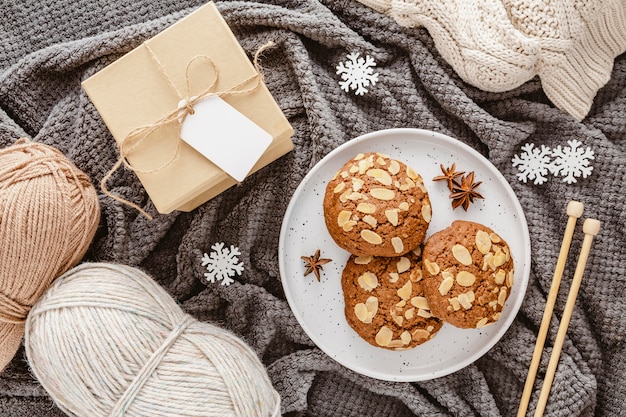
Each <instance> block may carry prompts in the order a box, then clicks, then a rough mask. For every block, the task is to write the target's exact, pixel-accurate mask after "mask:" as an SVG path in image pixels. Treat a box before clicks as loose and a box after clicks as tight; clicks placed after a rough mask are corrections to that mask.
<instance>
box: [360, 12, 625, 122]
mask: <svg viewBox="0 0 626 417" xmlns="http://www.w3.org/2000/svg"><path fill="white" fill-rule="evenodd" d="M359 1H360V2H361V3H363V4H365V5H367V6H369V7H372V8H373V9H375V10H377V11H379V12H381V13H384V14H386V15H388V16H391V17H393V18H394V19H395V20H396V21H397V22H398V24H400V25H402V26H407V27H418V26H422V27H424V28H426V29H427V30H428V31H429V33H430V34H431V36H432V37H433V39H434V42H435V45H436V47H437V49H438V50H439V52H440V53H441V55H442V56H443V57H444V59H446V61H447V62H448V63H449V64H450V65H451V66H452V67H453V68H454V70H455V71H456V72H457V73H458V74H459V76H460V77H461V78H463V80H465V81H466V82H468V83H470V84H472V85H474V86H475V87H478V88H480V89H483V90H486V91H494V92H498V91H506V90H510V89H513V88H515V87H517V86H519V85H521V84H523V83H524V82H526V81H528V80H529V79H531V78H533V77H534V76H535V75H538V76H539V78H540V79H541V84H542V87H543V90H544V91H545V93H546V95H547V96H548V98H549V99H550V100H551V101H552V103H554V105H555V106H557V107H558V108H560V109H561V110H563V111H565V112H568V113H570V114H571V115H572V116H574V117H575V118H576V119H578V120H582V119H583V118H584V117H585V116H586V115H587V113H588V112H589V109H590V107H591V103H592V101H593V99H594V97H595V95H596V93H597V91H598V90H599V89H600V88H601V87H602V86H603V85H604V84H606V83H607V81H608V80H609V77H610V74H611V70H612V68H613V61H614V59H615V57H616V56H618V55H620V54H621V53H622V52H624V51H625V50H626V0H566V1H562V0H499V1H498V0H359Z"/></svg>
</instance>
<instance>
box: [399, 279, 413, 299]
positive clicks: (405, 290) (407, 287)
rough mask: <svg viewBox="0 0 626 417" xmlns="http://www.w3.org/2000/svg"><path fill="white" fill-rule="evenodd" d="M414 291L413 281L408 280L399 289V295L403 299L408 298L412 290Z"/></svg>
mask: <svg viewBox="0 0 626 417" xmlns="http://www.w3.org/2000/svg"><path fill="white" fill-rule="evenodd" d="M412 291H413V284H412V283H411V281H407V282H406V284H404V285H403V286H402V287H401V288H400V289H399V290H398V291H397V293H398V297H400V298H401V299H403V300H408V299H409V298H411V292H412Z"/></svg>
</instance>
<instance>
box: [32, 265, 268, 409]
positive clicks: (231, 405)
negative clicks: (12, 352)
mask: <svg viewBox="0 0 626 417" xmlns="http://www.w3.org/2000/svg"><path fill="white" fill-rule="evenodd" d="M25 346H26V355H27V357H28V360H29V363H30V366H31V368H32V372H33V373H34V375H35V376H36V378H37V379H38V380H39V382H40V383H41V384H42V386H43V387H44V388H45V389H46V390H47V391H48V393H49V394H50V396H51V397H52V399H53V400H54V401H55V403H56V404H57V405H58V407H59V408H60V409H61V410H62V411H64V412H65V413H67V414H68V415H70V416H85V417H86V416H89V417H98V416H111V417H113V416H126V417H131V416H135V417H147V416H150V417H160V416H163V417H165V416H168V417H172V416H189V417H191V416H196V417H214V416H224V417H225V416H237V417H268V416H280V397H279V396H278V393H277V392H276V391H275V390H274V388H273V387H272V384H271V382H270V380H269V377H268V375H267V373H266V369H265V367H264V366H263V364H262V363H261V361H260V360H259V358H258V357H257V355H256V354H255V352H254V351H253V350H252V349H251V348H250V347H249V346H248V345H247V344H246V343H244V342H243V340H241V339H239V338H238V337H236V336H235V335H234V334H232V333H230V332H228V331H226V330H223V329H221V328H220V327H217V326H214V325H211V324H209V323H205V322H200V321H198V320H196V319H194V318H192V317H191V316H189V315H188V314H186V313H184V312H183V311H182V309H181V308H180V307H179V306H178V304H177V303H176V302H175V300H174V299H173V298H172V297H170V295H169V294H168V293H167V292H166V291H165V290H164V289H163V288H162V287H161V286H159V285H158V284H157V283H156V282H155V281H154V280H153V279H152V278H150V277H149V276H148V275H146V274H145V273H143V272H142V271H140V270H139V269H136V268H131V267H128V266H123V265H118V264H108V263H84V264H81V265H80V266H78V267H76V268H74V269H71V270H70V271H68V272H67V273H65V274H64V275H62V276H61V277H59V278H58V279H57V280H56V281H55V282H54V283H53V285H52V286H51V287H50V288H49V289H48V290H47V291H46V293H45V294H44V295H43V296H42V297H41V299H40V300H39V301H38V302H37V303H36V304H35V306H34V307H33V309H32V310H31V312H30V314H29V316H28V319H27V322H26V337H25Z"/></svg>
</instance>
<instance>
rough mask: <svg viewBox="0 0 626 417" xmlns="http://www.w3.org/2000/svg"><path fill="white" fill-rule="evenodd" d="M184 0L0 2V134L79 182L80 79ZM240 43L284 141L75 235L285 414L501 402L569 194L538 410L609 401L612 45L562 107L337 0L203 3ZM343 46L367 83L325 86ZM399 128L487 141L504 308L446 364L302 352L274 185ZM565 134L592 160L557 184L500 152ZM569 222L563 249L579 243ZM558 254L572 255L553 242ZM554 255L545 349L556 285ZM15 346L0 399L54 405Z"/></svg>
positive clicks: (622, 123) (619, 355)
mask: <svg viewBox="0 0 626 417" xmlns="http://www.w3.org/2000/svg"><path fill="white" fill-rule="evenodd" d="M201 3H202V1H200V0H182V1H181V0H177V1H174V0H150V1H147V0H138V1H134V2H122V1H117V0H111V1H107V2H106V5H104V4H103V5H96V4H95V3H94V4H93V5H89V6H85V2H78V1H72V0H59V1H56V2H55V6H54V7H52V6H50V7H46V6H45V5H44V6H42V5H41V2H39V1H29V0H24V1H20V2H8V1H4V2H3V6H6V7H3V8H0V10H2V11H0V19H1V23H0V28H1V29H0V31H3V34H2V40H3V41H2V42H0V48H1V50H2V52H0V108H1V111H0V146H2V147H5V146H8V145H10V144H12V143H13V142H14V141H15V140H16V139H17V138H18V137H20V136H25V135H28V136H29V137H31V138H32V139H33V140H34V141H41V142H45V143H47V144H50V145H53V146H54V147H57V148H58V149H60V150H61V151H62V152H63V153H64V154H66V155H67V156H68V157H69V158H70V159H71V160H72V161H74V163H75V164H76V165H77V166H78V167H79V168H81V169H82V170H83V171H85V172H86V173H87V174H88V175H89V176H90V177H91V178H92V179H93V180H94V182H96V181H99V180H100V179H101V178H102V177H103V176H104V175H105V173H106V172H107V170H108V169H109V168H110V167H111V166H112V164H113V163H114V162H115V161H116V159H117V156H118V153H117V150H116V148H115V142H114V140H113V138H112V137H111V135H110V134H109V132H108V131H107V129H106V127H105V126H104V124H103V122H102V120H101V119H100V117H99V115H98V113H97V112H96V111H95V109H94V107H93V105H92V104H91V103H90V101H89V99H88V98H87V96H86V95H85V93H84V91H82V90H81V87H80V81H81V80H83V79H85V78H86V77H88V76H89V75H91V74H93V73H94V72H95V71H97V70H99V69H101V68H103V67H104V66H105V65H106V64H108V63H110V62H112V61H113V60H115V59H117V58H119V57H120V56H121V55H122V54H123V53H125V52H127V51H129V50H130V49H131V48H133V47H135V46H137V45H138V44H139V43H141V42H142V41H143V40H145V39H146V38H148V37H150V36H152V35H154V34H156V33H158V32H159V31H161V30H163V29H164V28H165V27H167V26H168V25H170V24H171V23H173V22H175V21H176V20H178V19H180V18H181V17H182V16H185V15H186V14H188V13H189V12H191V11H192V10H194V9H195V8H196V7H197V6H200V4H201ZM217 6H218V8H219V9H220V10H221V11H222V13H223V15H224V17H225V19H226V20H227V22H229V24H230V25H231V27H232V28H233V29H234V31H235V34H236V36H237V37H238V39H239V40H240V42H241V44H242V45H243V47H244V49H245V50H246V51H248V53H249V54H252V53H253V52H254V51H255V50H256V49H258V47H259V46H260V45H262V44H264V43H265V42H266V41H267V40H274V41H275V42H276V43H277V46H276V47H275V48H273V49H272V50H269V51H267V52H266V53H265V55H264V57H263V60H262V66H263V71H264V74H265V80H266V82H267V85H268V88H269V89H270V91H271V92H272V93H273V94H274V97H276V100H277V102H278V103H279V105H280V106H281V108H282V109H283V110H284V112H285V114H286V115H287V117H288V118H289V120H290V122H291V123H292V125H293V127H294V129H295V132H296V133H295V135H294V138H293V139H294V143H295V149H294V150H293V151H292V152H290V153H289V154H287V155H285V156H284V157H282V158H280V159H279V160H277V161H275V162H273V163H272V164H270V165H268V166H267V167H265V168H263V169H262V170H260V171H259V172H257V173H255V174H254V175H252V176H251V177H250V178H248V179H246V181H244V182H243V183H242V184H241V185H240V186H237V187H235V188H232V189H230V190H228V191H227V192H225V193H223V194H221V195H219V196H218V197H217V198H215V199H213V200H211V201H209V202H207V203H206V204H204V205H202V206H201V207H199V208H198V209H197V210H195V211H193V212H191V213H172V214H170V215H165V216H163V215H157V216H156V217H155V219H154V220H153V221H148V220H146V218H145V217H143V216H140V215H138V214H137V212H136V211H134V210H131V209H128V208H126V207H123V206H121V205H119V204H118V203H116V202H114V201H112V200H110V199H109V198H107V197H104V196H103V195H100V202H101V207H102V220H101V222H100V227H99V229H98V232H97V233H96V236H95V240H94V244H93V246H92V248H91V250H90V251H89V252H88V253H87V259H89V260H93V261H110V262H119V263H123V264H127V265H131V266H139V267H141V268H142V269H143V270H145V271H146V272H148V273H149V274H150V275H151V276H153V277H154V278H155V279H156V280H157V281H158V282H159V283H160V284H161V285H162V286H163V287H164V288H165V289H166V290H167V291H168V292H169V293H170V294H171V295H172V296H174V298H175V299H176V300H178V301H179V302H180V303H181V305H182V307H183V309H184V310H185V311H186V312H187V313H189V314H191V315H193V316H194V317H196V318H198V319H200V320H203V321H209V322H212V323H216V324H219V325H220V326H223V327H224V328H226V329H228V330H231V331H233V332H234V333H236V334H237V335H239V336H241V337H242V338H244V340H245V341H246V342H248V343H249V344H250V345H251V346H252V347H253V349H254V350H255V351H256V353H257V354H258V355H259V356H260V357H261V358H262V360H263V363H264V364H265V365H266V366H267V369H268V372H269V375H270V377H271V379H272V382H273V383H274V386H275V387H276V389H277V391H278V392H279V393H280V394H281V397H282V398H281V400H282V401H281V404H282V406H283V413H284V415H286V416H290V417H294V416H316V417H325V416H333V417H335V416H344V417H352V416H359V417H367V416H385V415H394V416H401V417H405V416H413V415H416V416H452V415H455V416H460V415H462V416H490V417H491V416H504V417H508V416H511V415H514V414H515V411H516V410H517V405H518V403H519V399H520V397H521V393H522V388H523V384H524V380H525V378H526V372H527V369H528V366H529V363H530V358H531V355H532V351H533V346H534V343H535V339H536V334H537V330H538V328H539V324H540V322H541V317H542V312H543V306H544V305H545V301H546V294H547V292H548V289H549V286H550V280H551V278H552V275H553V269H554V265H555V263H556V259H557V256H558V248H559V245H560V241H561V237H562V235H563V229H564V227H565V223H566V220H567V219H566V216H565V207H566V205H567V202H568V201H569V200H570V199H577V200H579V201H582V202H583V203H585V207H586V209H585V214H584V217H596V218H598V219H600V220H601V221H602V223H603V228H602V231H601V233H600V234H599V235H598V236H597V237H596V239H595V240H594V245H593V248H592V252H591V256H590V258H589V263H588V265H587V273H586V274H585V277H584V279H583V284H582V287H581V290H580V293H579V298H578V302H577V303H576V309H575V311H574V315H573V317H572V322H571V324H570V331H569V332H568V336H567V340H566V342H565V346H564V349H563V353H562V355H561V365H560V366H559V371H558V373H557V375H556V379H555V381H554V386H553V390H552V393H551V398H550V400H549V402H548V407H547V410H546V414H545V415H546V416H550V417H555V416H563V417H565V416H568V417H569V416H589V417H590V416H607V417H608V416H611V417H613V416H620V415H626V413H625V412H624V411H623V409H624V398H626V340H625V338H626V315H624V314H623V311H624V309H625V308H626V298H625V297H624V290H623V288H624V286H625V284H626V267H625V265H624V263H623V262H622V261H621V260H623V259H626V246H624V244H623V236H625V235H626V211H624V210H622V207H623V205H624V193H623V188H624V178H626V56H625V55H620V56H618V57H617V58H616V60H615V62H614V66H613V70H612V73H611V77H610V79H609V81H608V82H607V84H606V85H605V86H604V87H603V88H601V89H599V90H598V93H597V94H596V97H595V99H594V101H593V104H592V106H591V109H590V110H589V113H588V114H587V116H586V117H585V119H583V120H582V121H576V120H575V119H574V118H573V117H571V116H570V115H569V114H566V113H564V112H563V111H561V110H560V109H558V108H556V107H555V106H553V105H552V104H551V102H550V100H549V99H548V97H547V96H546V94H545V91H544V89H542V85H541V83H540V82H539V80H538V79H536V78H535V79H532V80H530V81H528V82H526V83H523V84H522V85H520V86H519V87H517V88H514V89H513V90H510V91H506V92H501V93H493V92H486V91H483V90H481V89H478V88H475V87H473V86H472V85H470V84H468V83H466V82H465V81H463V80H462V79H461V78H460V77H459V75H458V73H457V72H456V71H454V69H453V68H452V67H451V65H450V64H449V63H448V62H447V61H446V60H445V59H444V58H443V56H442V55H441V53H440V51H439V50H438V48H437V46H436V43H435V42H434V37H433V36H432V35H431V34H430V33H429V32H428V31H427V30H426V29H424V28H415V29H411V30H408V29H407V28H405V27H402V26H400V25H398V24H397V23H396V22H395V20H394V19H393V18H391V17H389V16H386V15H384V14H382V13H378V12H375V11H374V10H372V9H371V8H370V7H368V6H365V5H363V4H362V3H359V2H357V1H356V0H321V1H319V0H298V1H293V0H271V1H265V2H257V1H224V2H218V3H217ZM353 51H358V52H360V53H361V54H362V55H364V54H369V55H370V56H372V57H373V58H374V59H375V60H376V63H377V66H376V71H377V72H379V73H380V77H379V82H378V83H377V84H376V86H374V87H372V88H371V89H370V92H369V93H367V94H365V95H364V96H355V95H354V94H349V93H345V92H344V91H342V90H341V89H340V87H339V86H338V81H339V80H340V78H339V76H338V75H337V74H335V71H336V70H335V68H336V66H337V65H338V64H339V63H340V62H343V61H345V59H346V55H347V54H349V53H351V52H353ZM390 127H418V128H425V129H431V130H435V131H438V132H441V133H445V134H448V135H451V136H454V137H456V138H458V139H459V140H461V141H463V142H465V143H467V144H469V145H470V146H472V147H474V148H475V149H477V150H479V151H480V152H481V153H482V154H483V155H485V156H487V157H488V158H489V159H490V160H491V161H492V162H493V163H494V164H495V165H496V166H497V167H498V168H499V170H500V171H501V172H502V173H503V175H504V176H505V177H506V178H507V179H508V181H509V182H510V184H511V185H512V187H513V189H514V191H515V193H516V194H517V196H518V197H519V199H520V201H521V204H522V207H523V209H524V211H525V214H526V217H527V221H528V225H529V228H530V233H531V238H532V250H533V263H532V272H531V277H530V283H529V288H528V291H527V294H526V297H525V299H524V303H523V305H522V308H521V311H520V313H519V315H518V317H517V319H516V321H515V322H514V323H513V325H512V327H511V328H510V330H509V331H508V332H507V333H506V335H505V336H504V338H503V339H502V340H501V341H500V342H499V343H498V344H497V345H496V346H495V347H494V348H493V349H491V350H490V351H489V352H488V353H487V354H486V355H485V356H484V357H483V358H481V359H480V360H478V361H477V362H475V363H474V364H472V365H470V366H468V367H467V368H465V369H463V370H460V371H458V372H456V373H454V374H453V375H449V376H446V377H443V378H439V379H436V380H432V381H426V382H420V383H389V382H382V381H378V380H373V379H370V378H365V377H363V376H360V375H358V374H356V373H354V372H352V371H349V370H347V369H345V368H344V367H342V366H340V365H339V364H337V362H335V361H334V360H333V359H331V358H330V357H328V356H327V355H325V354H324V353H322V352H321V351H320V350H319V349H317V348H316V347H315V345H314V344H313V343H312V342H311V340H310V339H309V338H308V337H307V336H306V334H305V333H304V331H303V330H302V328H301V327H300V326H299V325H298V323H297V321H296V319H295V317H294V315H293V314H292V312H291V310H290V309H289V307H288V305H287V302H286V300H285V297H284V295H283V292H282V288H281V284H280V278H279V270H278V236H279V230H280V225H281V221H282V216H283V214H284V212H285V209H286V207H287V204H288V201H289V198H290V197H291V195H292V193H293V191H294V190H295V188H296V186H297V185H298V183H299V182H300V181H301V179H302V178H303V177H304V175H305V174H306V173H307V172H308V170H309V169H310V168H311V167H312V166H313V165H314V164H315V163H316V162H318V161H319V160H320V159H321V158H322V157H323V156H324V155H326V154H327V153H328V152H330V151H331V150H332V149H334V148H335V147H337V146H338V145H340V144H342V143H344V142H346V141H347V140H349V139H350V138H352V137H355V136H358V135H360V134H362V133H365V132H370V131H373V130H378V129H383V128H390ZM572 139H577V140H580V141H581V142H582V143H584V144H585V146H590V147H592V148H593V150H594V151H595V152H596V158H595V159H594V161H593V167H594V170H593V173H592V175H591V176H590V177H588V178H586V179H582V178H581V179H579V181H578V182H577V183H576V184H571V185H568V184H566V183H563V182H561V181H560V179H558V178H550V179H549V180H548V181H547V182H546V183H545V184H543V185H541V186H536V185H533V184H524V183H521V182H519V181H518V180H517V178H516V177H515V174H516V173H517V169H516V168H515V167H513V166H512V164H511V159H512V158H513V156H514V155H515V154H518V153H520V147H521V146H522V145H523V144H525V143H527V142H532V143H536V144H545V145H546V146H549V147H552V148H554V147H556V146H557V145H565V144H566V143H567V142H566V141H567V140H572ZM110 186H111V188H112V189H113V190H114V191H118V192H119V193H120V194H122V195H124V196H128V197H129V198H131V199H132V201H134V202H137V203H138V204H140V205H141V206H142V207H144V208H145V209H146V210H148V211H149V212H150V213H152V214H157V213H156V211H155V210H154V208H153V207H152V205H151V204H150V203H149V200H148V199H147V196H146V194H145V192H144V191H143V189H142V187H141V184H140V183H139V182H138V181H137V179H136V177H135V176H134V174H133V173H132V172H129V171H124V170H120V171H119V172H118V173H116V175H115V176H114V178H113V179H112V181H111V182H110ZM580 233H581V231H580V228H578V230H577V232H576V235H575V239H574V245H573V247H572V249H571V253H572V254H577V253H578V250H579V248H580V241H581V239H580ZM215 242H225V243H226V244H227V245H230V244H233V245H235V246H237V247H238V248H239V249H240V250H241V253H242V254H241V256H240V257H239V260H240V261H241V262H243V263H244V265H245V271H244V273H243V274H242V275H241V276H240V277H236V279H237V281H236V282H235V283H233V284H232V285H230V286H228V287H226V286H221V285H206V286H205V285H203V284H201V282H200V277H202V274H203V272H205V271H206V270H205V269H204V268H203V267H202V266H201V263H200V258H201V256H202V253H203V252H207V251H209V250H210V247H211V245H212V244H214V243H215ZM572 259H574V256H573V255H572V257H571V258H570V260H572ZM574 266H575V265H574V262H568V264H567V267H566V270H565V273H564V278H563V284H562V286H563V290H562V291H561V293H560V295H559V297H558V299H557V304H556V308H555V317H554V321H553V323H552V326H551V328H550V332H549V335H548V340H547V341H546V354H545V356H544V358H543V361H542V363H541V365H540V368H539V379H538V380H537V383H536V385H535V390H534V392H533V396H532V399H531V407H530V409H531V410H532V409H533V408H534V407H533V404H534V402H536V400H537V396H538V393H539V389H540V384H541V375H542V374H543V372H545V367H546V365H547V362H548V358H549V353H550V351H551V346H552V344H553V342H554V336H555V334H556V330H557V323H558V318H559V317H560V314H561V311H562V309H563V306H564V304H565V295H566V291H565V289H566V287H567V286H568V285H569V282H570V280H571V277H572V275H573V272H574ZM61 415H62V414H61V412H60V411H59V410H58V409H57V408H55V407H54V406H53V405H52V403H51V401H50V399H49V398H48V397H47V395H46V392H45V391H44V390H43V388H42V387H41V386H40V385H39V384H38V383H37V382H36V380H34V377H33V376H32V374H31V373H30V371H29V369H28V364H27V363H26V361H25V357H24V355H23V354H21V353H19V354H18V356H17V357H16V358H15V359H14V361H13V362H12V363H11V364H10V366H9V367H8V368H7V369H6V370H5V371H4V373H3V374H2V375H0V416H7V417H8V416H11V417H22V416H28V417H33V416H36V417H39V416H41V417H43V416H55V417H56V416H61Z"/></svg>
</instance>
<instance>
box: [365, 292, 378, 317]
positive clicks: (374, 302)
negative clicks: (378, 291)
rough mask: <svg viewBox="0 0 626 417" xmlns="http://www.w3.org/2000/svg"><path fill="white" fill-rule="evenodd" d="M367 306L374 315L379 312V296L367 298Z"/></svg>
mask: <svg viewBox="0 0 626 417" xmlns="http://www.w3.org/2000/svg"><path fill="white" fill-rule="evenodd" d="M365 307H367V311H369V312H370V313H371V314H372V317H373V316H375V315H376V313H377V312H378V298H376V297H373V296H372V297H368V298H367V300H365Z"/></svg>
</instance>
